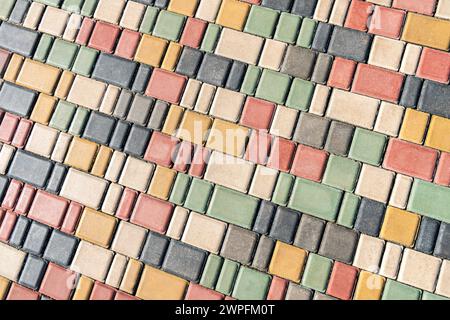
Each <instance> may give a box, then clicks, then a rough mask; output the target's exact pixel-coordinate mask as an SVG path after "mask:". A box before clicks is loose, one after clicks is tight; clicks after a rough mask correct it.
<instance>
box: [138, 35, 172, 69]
mask: <svg viewBox="0 0 450 320" xmlns="http://www.w3.org/2000/svg"><path fill="white" fill-rule="evenodd" d="M166 48H167V41H166V40H163V39H161V38H157V37H153V36H150V35H147V34H144V35H143V36H142V38H141V42H140V43H139V46H138V48H137V51H136V55H135V57H134V59H135V60H136V61H138V62H142V63H145V64H148V65H151V66H152V67H159V66H160V65H161V61H162V58H163V56H164V53H165V52H166Z"/></svg>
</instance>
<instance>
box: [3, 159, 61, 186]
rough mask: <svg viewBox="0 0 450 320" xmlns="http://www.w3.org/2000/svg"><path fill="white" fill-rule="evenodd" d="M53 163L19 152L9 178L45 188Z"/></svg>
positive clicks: (13, 162) (13, 160)
mask: <svg viewBox="0 0 450 320" xmlns="http://www.w3.org/2000/svg"><path fill="white" fill-rule="evenodd" d="M52 167H53V163H51V162H50V161H48V160H47V159H45V158H42V157H39V156H36V155H34V154H31V153H29V152H25V151H22V150H17V151H16V153H15V155H14V158H13V159H12V162H11V164H10V166H9V169H8V176H10V177H11V178H15V179H19V180H21V181H24V182H26V183H29V184H32V185H35V186H37V187H40V188H43V187H45V185H46V183H47V179H48V177H49V175H50V172H51V169H52Z"/></svg>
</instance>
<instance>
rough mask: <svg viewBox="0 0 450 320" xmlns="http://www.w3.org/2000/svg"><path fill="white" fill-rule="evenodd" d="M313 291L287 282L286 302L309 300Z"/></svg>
mask: <svg viewBox="0 0 450 320" xmlns="http://www.w3.org/2000/svg"><path fill="white" fill-rule="evenodd" d="M312 295H313V291H312V290H309V289H307V288H304V287H302V286H300V285H298V284H295V283H293V282H289V285H288V288H287V290H286V297H285V299H286V300H311V298H312Z"/></svg>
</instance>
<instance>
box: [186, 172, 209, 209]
mask: <svg viewBox="0 0 450 320" xmlns="http://www.w3.org/2000/svg"><path fill="white" fill-rule="evenodd" d="M213 188H214V185H213V184H212V183H210V182H208V181H205V180H200V179H197V178H194V179H192V183H191V186H190V188H189V193H188V195H187V197H186V202H185V203H184V206H185V207H186V208H188V209H190V210H194V211H196V212H200V213H205V212H206V209H207V207H208V200H209V197H210V195H211V192H212V190H213Z"/></svg>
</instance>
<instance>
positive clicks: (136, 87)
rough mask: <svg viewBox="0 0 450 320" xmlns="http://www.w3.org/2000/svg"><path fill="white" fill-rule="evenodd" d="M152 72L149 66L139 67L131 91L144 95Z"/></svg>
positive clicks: (142, 65)
mask: <svg viewBox="0 0 450 320" xmlns="http://www.w3.org/2000/svg"><path fill="white" fill-rule="evenodd" d="M152 70H153V69H152V68H151V67H150V66H147V65H145V64H141V65H139V68H138V70H137V72H136V77H135V78H134V81H133V86H132V88H131V90H132V91H135V92H139V93H144V91H145V89H146V88H147V84H148V81H149V79H150V76H151V74H152Z"/></svg>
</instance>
